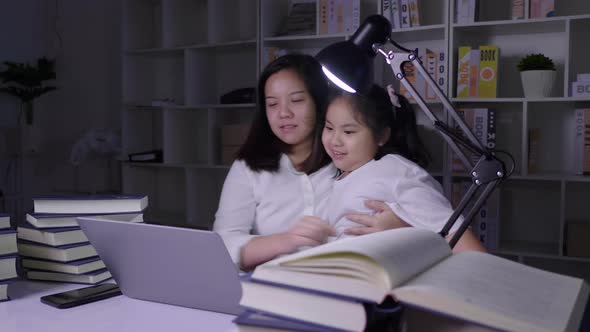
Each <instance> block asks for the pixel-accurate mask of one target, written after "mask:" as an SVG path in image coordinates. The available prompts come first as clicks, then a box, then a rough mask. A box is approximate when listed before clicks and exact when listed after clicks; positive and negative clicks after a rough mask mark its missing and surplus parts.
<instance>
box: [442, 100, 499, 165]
mask: <svg viewBox="0 0 590 332" xmlns="http://www.w3.org/2000/svg"><path fill="white" fill-rule="evenodd" d="M457 114H458V115H459V116H460V117H461V118H462V119H463V121H464V122H465V124H466V125H467V126H468V127H469V128H470V129H471V130H472V131H473V134H474V135H475V137H476V138H477V139H478V140H479V141H480V142H481V143H482V144H483V145H484V147H486V148H488V149H494V148H495V147H496V112H495V111H494V110H493V109H487V108H459V109H457ZM455 128H456V131H457V134H458V135H463V133H462V132H461V131H460V128H459V127H458V126H457V125H455ZM464 151H465V154H466V156H467V158H469V159H470V160H471V163H472V164H474V165H475V163H476V162H477V161H478V157H477V155H476V154H474V153H470V152H469V151H466V150H464ZM451 171H452V172H466V171H468V170H467V169H466V168H465V165H463V162H462V161H461V159H460V158H459V156H458V155H457V154H456V153H455V152H454V151H451Z"/></svg>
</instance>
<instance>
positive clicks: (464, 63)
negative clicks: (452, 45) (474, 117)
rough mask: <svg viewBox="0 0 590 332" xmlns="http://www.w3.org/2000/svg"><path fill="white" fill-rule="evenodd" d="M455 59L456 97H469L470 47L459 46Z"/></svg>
mask: <svg viewBox="0 0 590 332" xmlns="http://www.w3.org/2000/svg"><path fill="white" fill-rule="evenodd" d="M458 54H459V56H458V60H457V98H467V97H469V86H470V84H469V79H470V75H469V74H470V69H471V47H470V46H461V47H459V52H458Z"/></svg>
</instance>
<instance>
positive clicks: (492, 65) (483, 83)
mask: <svg viewBox="0 0 590 332" xmlns="http://www.w3.org/2000/svg"><path fill="white" fill-rule="evenodd" d="M499 58H500V50H499V49H498V47H497V46H480V47H479V81H478V87H477V89H478V94H477V96H478V97H479V98H496V95H497V91H498V88H497V87H498V60H499Z"/></svg>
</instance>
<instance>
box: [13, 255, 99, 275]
mask: <svg viewBox="0 0 590 332" xmlns="http://www.w3.org/2000/svg"><path fill="white" fill-rule="evenodd" d="M21 264H22V266H23V267H24V268H27V269H32V270H44V271H54V272H63V273H69V274H83V273H87V272H91V271H96V270H100V269H104V268H105V267H106V266H105V265H104V262H103V261H102V260H101V259H100V257H98V256H94V257H89V258H83V259H78V260H75V261H70V262H67V263H64V262H59V261H52V260H48V259H40V258H30V257H23V258H22V259H21Z"/></svg>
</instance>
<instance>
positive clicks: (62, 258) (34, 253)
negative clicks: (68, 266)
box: [17, 240, 97, 262]
mask: <svg viewBox="0 0 590 332" xmlns="http://www.w3.org/2000/svg"><path fill="white" fill-rule="evenodd" d="M17 246H18V252H19V254H20V255H22V256H28V257H35V258H42V259H49V260H53V261H59V262H70V261H75V260H78V259H82V258H88V257H94V256H97V253H96V250H94V247H93V246H92V245H90V243H88V242H84V243H75V244H65V245H61V246H55V247H52V246H48V245H44V244H39V243H35V242H30V241H25V240H19V241H18V244H17Z"/></svg>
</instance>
